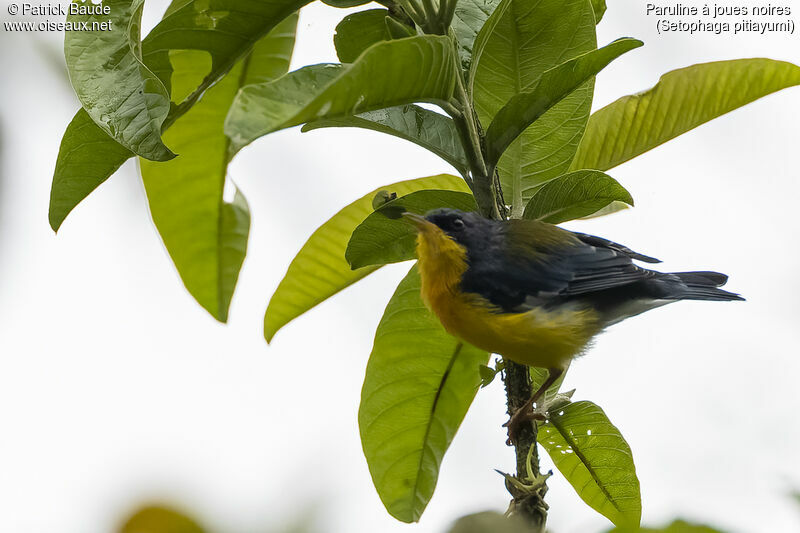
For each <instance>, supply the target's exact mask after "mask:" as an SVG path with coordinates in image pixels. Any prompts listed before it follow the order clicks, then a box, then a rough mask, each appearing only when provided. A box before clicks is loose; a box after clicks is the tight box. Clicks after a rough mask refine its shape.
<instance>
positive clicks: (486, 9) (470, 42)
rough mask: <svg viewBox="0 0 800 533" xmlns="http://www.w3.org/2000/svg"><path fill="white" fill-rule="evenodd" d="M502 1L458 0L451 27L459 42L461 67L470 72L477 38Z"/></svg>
mask: <svg viewBox="0 0 800 533" xmlns="http://www.w3.org/2000/svg"><path fill="white" fill-rule="evenodd" d="M499 3H500V0H458V3H457V4H456V10H455V13H454V15H453V22H452V23H451V27H452V29H453V33H455V35H456V40H457V41H458V57H459V59H460V60H461V67H462V68H463V69H464V71H465V72H468V71H469V66H470V64H471V63H472V50H473V47H474V46H475V38H476V37H477V36H478V32H479V31H481V28H482V27H483V25H484V24H485V23H486V20H487V19H488V18H489V16H490V15H491V14H492V12H493V11H494V10H495V8H497V6H498V4H499Z"/></svg>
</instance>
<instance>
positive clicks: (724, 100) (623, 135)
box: [572, 59, 800, 170]
mask: <svg viewBox="0 0 800 533" xmlns="http://www.w3.org/2000/svg"><path fill="white" fill-rule="evenodd" d="M794 85H800V67H798V66H797V65H793V64H791V63H786V62H783V61H774V60H772V59H734V60H731V61H715V62H713V63H701V64H699V65H692V66H690V67H686V68H682V69H678V70H673V71H671V72H668V73H666V74H664V75H663V76H661V79H660V80H659V82H658V84H656V86H655V87H653V88H652V89H650V90H648V91H645V92H641V93H637V94H632V95H629V96H624V97H622V98H620V99H619V100H617V101H616V102H613V103H611V104H609V105H607V106H606V107H604V108H602V109H600V110H599V111H597V112H596V113H594V114H593V115H592V116H591V118H590V119H589V125H588V127H587V128H586V135H585V136H584V138H583V140H582V141H581V145H580V148H579V149H578V153H577V154H576V155H575V160H574V161H573V162H572V168H573V169H579V168H594V169H598V170H608V169H610V168H613V167H615V166H617V165H619V164H622V163H624V162H625V161H628V160H629V159H633V158H634V157H636V156H638V155H640V154H643V153H644V152H647V151H648V150H650V149H652V148H655V147H656V146H658V145H660V144H662V143H665V142H667V141H668V140H670V139H673V138H675V137H677V136H678V135H681V134H682V133H685V132H687V131H689V130H691V129H693V128H696V127H697V126H699V125H701V124H703V123H705V122H708V121H709V120H711V119H713V118H716V117H718V116H720V115H724V114H725V113H727V112H729V111H732V110H734V109H736V108H737V107H741V106H743V105H745V104H747V103H749V102H752V101H753V100H757V99H758V98H761V97H762V96H766V95H768V94H770V93H773V92H775V91H779V90H781V89H785V88H787V87H792V86H794Z"/></svg>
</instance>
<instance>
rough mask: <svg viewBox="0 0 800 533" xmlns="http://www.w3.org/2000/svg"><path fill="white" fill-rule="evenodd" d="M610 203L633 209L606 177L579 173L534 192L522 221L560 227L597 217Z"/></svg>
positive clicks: (627, 197) (625, 195)
mask: <svg viewBox="0 0 800 533" xmlns="http://www.w3.org/2000/svg"><path fill="white" fill-rule="evenodd" d="M612 202H625V203H626V204H628V205H633V198H632V197H631V194H630V193H629V192H628V191H626V190H625V188H624V187H623V186H622V185H620V184H619V183H618V182H617V180H615V179H614V178H612V177H611V176H609V175H608V174H604V173H603V172H600V171H599V170H578V171H575V172H570V173H569V174H564V175H563V176H559V177H558V178H554V179H552V180H550V181H548V182H545V183H543V184H541V185H539V186H538V187H536V188H535V189H533V191H532V197H531V199H530V201H529V202H528V205H527V206H525V213H524V215H523V218H527V219H532V220H541V221H542V222H547V223H548V224H561V223H562V222H567V221H569V220H575V219H576V218H582V217H586V216H589V215H591V214H593V213H596V212H598V211H599V210H601V209H603V208H605V207H607V206H608V205H610V204H611V203H612Z"/></svg>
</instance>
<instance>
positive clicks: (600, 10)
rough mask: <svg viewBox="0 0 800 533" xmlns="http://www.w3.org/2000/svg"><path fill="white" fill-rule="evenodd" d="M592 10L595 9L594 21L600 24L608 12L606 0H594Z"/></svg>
mask: <svg viewBox="0 0 800 533" xmlns="http://www.w3.org/2000/svg"><path fill="white" fill-rule="evenodd" d="M592 11H594V23H595V24H600V21H601V20H602V19H603V15H604V14H605V12H606V0H592Z"/></svg>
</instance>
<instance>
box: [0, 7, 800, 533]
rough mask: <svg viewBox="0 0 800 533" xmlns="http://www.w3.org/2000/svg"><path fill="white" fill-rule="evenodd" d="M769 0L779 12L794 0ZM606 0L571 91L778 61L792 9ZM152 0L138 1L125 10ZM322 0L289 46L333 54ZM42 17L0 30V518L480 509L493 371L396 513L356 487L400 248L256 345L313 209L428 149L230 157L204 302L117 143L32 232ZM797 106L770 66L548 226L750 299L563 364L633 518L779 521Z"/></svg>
mask: <svg viewBox="0 0 800 533" xmlns="http://www.w3.org/2000/svg"><path fill="white" fill-rule="evenodd" d="M786 3H787V4H788V5H791V6H792V8H793V10H794V11H795V12H796V13H797V15H796V17H795V19H796V20H800V4H798V3H797V2H796V1H793V0H787V2H786ZM0 4H2V6H3V7H2V12H1V13H2V14H0V20H9V17H8V15H7V11H6V5H7V2H6V1H5V0H4V1H3V2H0ZM610 4H611V5H610V8H609V11H608V12H607V13H606V16H605V19H604V20H603V22H602V23H601V24H600V26H599V28H598V32H599V42H600V44H606V43H608V42H610V41H611V40H613V39H615V38H617V37H620V36H634V37H638V38H641V39H643V40H644V41H645V43H646V45H645V47H644V48H642V49H639V50H636V51H634V52H631V53H629V54H627V55H625V56H624V57H622V58H621V59H619V60H617V61H616V62H614V63H613V64H612V65H611V66H610V67H609V68H607V69H606V70H605V71H603V73H602V74H601V75H600V76H599V78H598V82H597V93H596V99H595V107H596V108H598V107H600V106H602V105H605V104H607V103H609V102H611V101H613V100H615V99H616V98H618V97H619V96H622V95H624V94H629V93H631V92H636V91H640V90H644V89H646V88H648V87H650V86H652V85H653V84H654V83H655V82H656V80H657V79H658V76H659V75H660V74H662V73H664V72H666V71H668V70H671V69H674V68H678V67H682V66H686V65H690V64H693V63H697V62H704V61H711V60H718V59H731V58H737V57H759V56H763V57H772V58H776V59H784V60H789V61H794V62H795V63H798V62H800V37H798V35H797V34H796V35H794V36H789V35H784V34H776V35H768V36H748V37H741V36H737V37H734V36H729V35H722V36H714V35H710V36H698V35H694V36H689V35H688V34H677V35H671V36H658V35H657V34H656V33H655V21H654V20H653V19H650V18H648V17H646V16H645V15H644V7H643V6H644V2H632V1H628V2H622V1H611V2H610ZM164 5H165V3H164V2H154V1H149V2H148V7H147V12H146V15H147V19H148V21H149V25H150V26H151V25H152V24H153V23H154V21H155V20H156V19H157V18H158V17H159V16H160V14H161V12H162V10H163V6H164ZM698 5H702V4H698ZM345 13H346V12H345V11H341V10H335V9H332V8H327V7H324V6H321V5H316V4H315V5H314V6H312V7H310V8H307V9H306V10H304V12H303V16H302V17H301V22H300V37H299V41H298V45H297V50H296V54H295V61H294V66H295V67H297V66H301V65H304V64H309V63H316V62H321V61H334V60H335V54H334V50H333V46H332V43H331V35H332V32H333V27H334V26H335V25H336V22H337V21H338V20H339V19H340V18H341V17H342V16H344V14H345ZM15 20H19V19H18V18H17V19H15ZM62 38H63V37H62V36H61V35H58V34H55V33H50V34H11V33H8V32H5V31H3V30H2V29H0V72H3V75H2V80H1V81H0V138H1V139H0V302H2V305H0V524H2V528H3V529H4V530H5V531H14V532H17V533H44V532H59V533H102V532H107V531H110V530H111V529H112V528H113V527H114V525H115V524H116V523H117V521H118V520H119V519H120V517H122V516H123V515H124V514H126V513H127V512H129V511H130V510H132V509H133V508H135V507H136V506H137V505H139V504H140V503H142V502H144V501H154V500H155V501H166V502H170V503H172V504H175V505H177V506H179V507H181V508H183V509H185V510H186V511H187V512H189V513H190V514H193V515H194V516H196V517H197V518H198V519H199V520H200V521H202V522H204V523H205V524H206V525H207V526H208V528H209V530H212V531H219V532H222V533H225V532H231V533H245V532H247V533H251V532H252V533H256V532H265V531H278V530H280V528H281V527H283V526H284V525H285V524H286V523H287V522H291V521H293V520H296V519H297V518H298V517H303V516H305V517H308V516H310V517H311V519H312V520H313V521H315V522H316V523H317V525H318V526H319V527H318V529H319V530H320V531H326V532H328V531H330V532H340V531H341V532H345V531H346V532H359V531H364V532H367V531H369V532H373V531H380V532H394V531H398V532H420V533H422V532H425V533H428V532H431V533H434V532H442V531H443V530H444V529H445V528H446V526H447V525H448V524H449V523H450V522H451V521H452V520H453V519H455V518H457V517H458V516H460V515H462V514H465V513H468V512H473V511H479V510H483V509H496V510H504V509H505V506H506V504H507V502H508V495H507V493H506V492H505V490H504V488H503V483H502V479H501V478H500V476H498V475H497V474H496V473H495V472H494V471H493V469H494V468H500V469H503V470H506V471H509V470H512V469H513V453H512V450H511V449H509V448H507V447H506V446H505V445H504V444H503V442H504V440H505V435H504V431H503V429H502V428H501V427H500V425H501V424H502V423H503V422H504V420H505V419H506V415H505V407H504V395H503V392H502V388H501V386H500V383H499V381H498V382H496V383H494V384H493V385H492V386H491V387H489V388H488V389H486V390H483V391H481V392H480V393H479V394H478V397H477V399H476V401H475V403H474V405H473V407H472V409H471V410H470V412H469V414H468V415H467V418H466V420H465V422H464V424H463V426H462V428H461V430H460V432H459V434H458V435H457V437H456V439H455V441H454V443H453V445H452V447H451V449H450V451H449V452H448V454H447V456H446V458H445V460H444V464H443V466H442V471H441V476H440V479H439V484H438V487H437V490H436V494H435V495H434V497H433V499H432V501H431V503H430V505H429V507H428V509H427V511H426V513H425V514H424V515H423V517H422V520H421V522H420V524H418V525H411V526H409V525H404V524H401V523H399V522H396V521H395V520H394V519H392V518H391V517H390V516H389V515H388V514H387V513H386V512H385V510H384V509H383V506H382V505H381V503H380V501H379V499H378V497H377V495H376V493H375V491H374V488H373V486H372V482H371V480H370V477H369V473H368V471H367V467H366V463H365V461H364V458H363V455H362V452H361V445H360V442H359V437H358V429H357V409H358V402H359V395H360V388H361V381H362V379H363V374H364V368H365V365H366V361H367V356H368V354H369V350H370V347H371V343H372V336H373V332H374V328H375V326H376V325H377V323H378V320H379V319H380V316H381V313H382V311H383V307H384V305H385V302H386V300H387V299H388V298H389V296H390V295H391V293H392V292H393V289H394V285H395V284H396V282H397V281H398V280H399V279H400V278H401V277H402V275H403V272H404V271H405V270H406V268H407V265H396V266H392V267H388V268H385V269H383V270H382V271H380V272H378V273H377V274H375V275H373V276H371V277H370V278H368V279H366V280H364V281H362V282H360V283H358V284H357V285H355V286H353V287H351V288H350V289H348V290H346V291H344V292H343V293H341V294H340V295H338V296H336V297H334V298H332V299H330V300H329V301H327V302H325V303H324V304H323V305H321V306H319V307H318V308H316V309H314V310H313V311H311V312H309V313H308V314H307V315H306V316H303V317H302V318H300V319H298V320H296V321H295V322H294V323H292V324H291V325H289V326H287V327H286V328H285V329H284V330H283V331H281V332H280V333H279V334H278V335H277V336H276V338H275V340H274V342H273V345H271V346H267V344H266V343H265V342H264V340H263V337H262V319H263V312H264V309H265V307H266V304H267V301H268V299H269V297H270V295H271V294H272V292H273V290H274V289H275V287H276V286H277V284H278V282H279V281H280V278H281V277H282V275H283V273H284V272H285V269H286V267H287V265H288V263H289V261H290V260H291V258H292V257H293V255H294V253H295V252H296V251H297V250H298V249H299V248H300V246H301V245H302V243H303V242H304V240H305V239H306V238H307V236H308V235H309V234H310V233H311V232H312V231H313V230H314V229H315V228H316V227H317V226H318V225H319V224H320V223H322V222H323V221H325V220H326V219H327V218H328V217H329V216H330V215H332V214H333V213H335V212H336V211H337V210H338V209H339V208H341V207H342V206H343V205H345V204H346V203H349V202H350V201H352V200H353V199H355V198H357V197H359V196H361V195H363V194H365V193H366V192H368V191H370V190H372V189H373V188H375V187H378V186H381V185H384V184H388V183H392V182H394V181H397V180H401V179H406V178H413V177H419V176H425V175H431V174H436V173H439V172H447V171H450V170H449V169H448V167H447V165H446V164H445V163H443V162H441V161H439V160H438V159H437V158H436V157H435V156H433V155H430V154H428V153H427V152H425V151H424V150H422V149H420V148H417V147H415V146H413V145H411V144H408V143H404V142H402V141H399V140H396V139H394V138H391V137H388V136H382V135H381V134H378V133H373V132H366V131H357V130H341V129H340V130H319V131H314V132H311V133H308V134H302V135H301V134H300V132H299V129H298V128H295V129H292V130H289V131H283V132H279V133H275V134H273V135H271V136H269V137H267V138H263V139H262V140H260V141H258V142H257V143H255V144H254V145H252V146H251V147H249V148H248V149H246V150H245V151H244V152H243V153H242V154H240V155H239V156H238V157H237V159H236V160H235V162H234V164H233V165H232V168H231V177H232V178H233V179H234V180H235V181H236V183H237V184H238V185H239V186H240V187H241V188H242V190H243V192H244V193H245V195H246V196H247V198H248V200H249V202H250V207H251V210H252V214H253V226H252V230H251V234H250V248H249V254H248V257H247V260H246V261H245V264H244V269H243V271H242V274H241V277H240V281H239V287H238V290H237V293H236V296H235V298H234V302H233V307H232V310H231V314H230V324H229V325H227V326H225V325H221V324H218V323H217V322H215V321H214V320H213V319H212V318H211V317H210V316H209V315H208V314H207V313H206V312H205V311H203V310H202V309H201V308H200V306H199V305H197V304H196V303H195V302H194V301H193V300H192V299H191V297H190V296H189V295H188V293H187V292H186V291H185V289H184V288H183V286H182V285H181V283H180V280H179V278H178V275H177V273H176V271H175V269H174V268H173V266H172V264H171V263H170V260H169V258H168V256H167V254H166V252H165V250H164V248H163V246H162V244H161V242H160V240H159V238H158V235H157V233H156V230H155V229H154V227H153V225H152V223H151V221H150V218H149V214H148V211H147V206H146V201H145V196H144V192H143V188H142V186H141V184H140V182H139V181H138V178H137V176H136V173H135V167H134V166H133V164H132V163H131V162H129V163H127V164H126V165H125V166H124V168H123V169H122V170H121V171H120V172H118V173H117V174H116V175H115V176H113V178H111V179H110V180H109V181H108V182H107V183H105V184H104V185H102V186H101V187H100V188H99V189H98V190H97V191H96V192H95V193H94V194H93V195H91V197H90V198H89V199H88V200H86V201H85V202H84V203H83V204H81V205H80V206H79V207H78V208H77V209H76V210H75V211H74V212H73V214H72V215H71V216H70V217H69V218H68V219H67V221H66V222H65V224H64V226H63V228H62V230H61V231H60V233H59V235H58V236H57V237H56V236H55V235H54V234H53V233H52V231H51V230H50V228H49V226H48V223H47V206H48V199H49V189H50V180H51V177H52V171H53V168H54V164H55V159H56V154H57V150H58V144H59V142H60V139H61V135H62V133H63V131H64V129H65V127H66V125H67V123H68V122H69V120H70V119H71V117H72V115H73V114H74V112H75V110H76V109H77V103H76V99H75V97H74V96H73V95H72V94H71V92H70V91H69V89H68V87H67V86H66V85H65V78H64V74H63V73H62V72H57V71H55V70H54V69H53V67H52V66H51V65H49V64H48V63H47V61H46V60H45V59H46V57H47V56H46V55H43V51H49V52H51V53H53V54H55V55H56V56H57V58H58V60H59V61H61V59H60V56H58V54H60V47H61V40H62ZM798 119H800V89H797V88H794V89H790V90H786V91H783V92H780V93H777V94H775V95H772V96H769V97H767V98H765V99H763V100H760V101H758V102H756V103H754V104H751V105H749V106H747V107H746V108H744V109H741V110H738V111H735V112H734V113H732V114H729V115H727V116H724V117H722V118H720V119H717V120H716V121H714V122H713V123H711V124H708V125H705V126H702V127H701V128H699V129H698V130H695V131H693V132H691V133H689V134H687V135H685V136H683V137H681V138H680V139H678V140H674V141H671V142H670V143H668V144H667V145H665V146H662V147H661V148H659V149H656V150H654V151H652V152H650V153H648V154H646V155H645V156H642V157H640V158H638V159H636V160H635V161H633V162H630V163H627V164H625V165H623V166H621V167H618V168H616V169H613V170H612V171H611V172H610V173H611V174H612V175H613V176H614V177H616V178H617V179H618V180H619V181H620V182H621V183H622V184H623V185H625V186H626V187H627V188H628V189H629V190H630V191H631V193H632V194H633V196H634V198H635V200H636V204H637V206H636V208H635V209H632V210H628V211H627V212H624V213H621V214H617V215H614V216H612V217H608V218H605V219H601V220H594V221H588V222H580V223H574V224H573V225H571V227H575V228H579V229H580V230H581V231H586V232H592V233H596V234H599V235H602V236H605V237H608V238H611V239H614V240H616V241H619V242H622V243H625V244H627V245H629V246H631V247H632V248H633V249H635V250H639V251H641V252H643V253H646V254H649V255H654V256H656V257H659V258H662V259H664V260H665V263H664V264H663V265H661V266H662V267H663V268H664V269H670V270H692V269H716V270H720V271H722V272H725V273H727V274H729V275H730V276H731V281H730V284H729V287H730V288H731V290H734V291H738V292H741V293H743V294H744V295H745V296H746V297H747V298H748V301H747V303H741V304H709V303H703V302H697V303H696V302H684V303H678V304H675V305H672V306H668V307H666V308H663V309H659V310H656V311H653V312H651V313H648V314H646V315H644V316H641V317H638V318H635V319H633V320H630V321H627V322H625V323H624V324H622V325H619V326H616V327H614V328H613V329H612V330H610V331H609V332H607V333H606V334H604V335H603V336H602V337H601V338H600V339H599V340H598V341H597V343H596V347H595V348H594V349H593V350H592V351H591V352H590V353H589V354H588V355H587V356H586V357H585V358H583V359H581V360H579V361H578V362H577V363H575V364H574V365H573V368H572V369H571V370H570V373H569V376H568V378H567V383H566V384H565V386H566V387H567V388H573V387H574V388H577V393H576V396H575V397H576V398H577V399H590V400H592V401H594V402H596V403H598V404H599V405H600V406H602V407H603V408H604V409H605V411H606V413H607V414H608V415H609V417H610V418H611V420H612V421H613V422H614V423H615V424H616V425H617V426H618V427H619V428H620V429H621V431H622V432H623V434H624V435H625V437H626V438H627V440H628V442H629V443H630V445H631V448H632V450H633V453H634V458H635V461H636V466H637V472H638V475H639V479H640V481H641V486H642V500H643V506H644V521H645V522H646V523H649V524H657V523H661V522H664V521H667V520H671V519H672V518H673V517H676V516H683V517H687V518H691V519H696V520H705V521H708V522H710V523H713V524H716V525H717V526H718V527H721V528H727V529H728V530H730V531H735V532H757V531H770V532H774V533H780V532H787V533H788V532H794V531H798V529H800V509H798V508H797V507H796V505H794V504H793V502H792V501H791V500H790V499H789V497H788V492H789V491H790V490H791V489H792V488H795V489H797V488H800V463H798V461H797V456H796V452H797V449H798V444H799V443H800V422H798V418H797V412H798V410H799V409H800V399H798V392H797V379H798V376H800V359H799V358H798V342H800V330H798V327H797V324H798V319H800V311H798V305H797V302H796V298H797V296H798V292H800V291H798V289H800V282H798V278H797V272H798V270H800V253H798V245H797V243H798V238H800V231H799V228H800V225H799V224H798V221H797V219H796V217H795V212H796V210H797V199H798V196H800V180H798V177H799V176H798V170H797V169H798V167H800V155H798V154H799V153H800V152H798V145H797V142H798ZM547 468H549V460H546V462H545V469H547ZM550 487H551V489H550V492H549V493H548V496H547V501H548V503H549V504H550V506H551V513H550V519H549V525H550V529H552V531H554V532H555V533H592V532H594V531H600V530H602V529H604V528H606V527H607V526H608V522H607V521H606V520H605V519H604V518H603V517H602V516H600V515H598V514H596V513H595V512H594V511H592V510H591V509H589V508H588V507H587V506H586V505H585V504H583V503H582V502H581V501H580V500H579V499H578V497H577V496H576V495H575V494H574V492H573V491H572V489H571V488H570V487H569V486H568V485H567V484H566V483H565V482H564V481H563V478H561V477H560V475H559V474H558V473H556V475H555V476H554V477H553V478H552V479H551V481H550Z"/></svg>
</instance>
